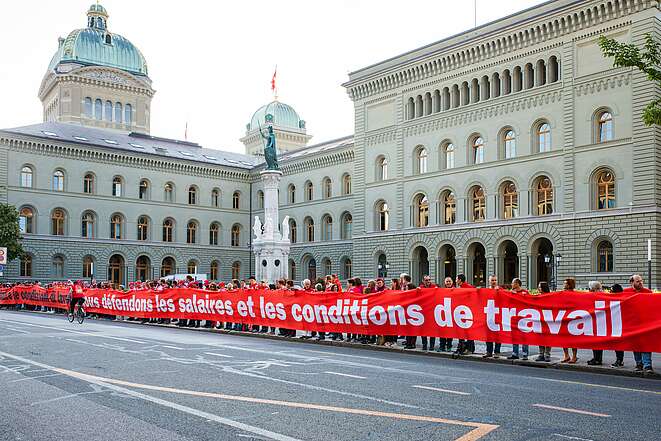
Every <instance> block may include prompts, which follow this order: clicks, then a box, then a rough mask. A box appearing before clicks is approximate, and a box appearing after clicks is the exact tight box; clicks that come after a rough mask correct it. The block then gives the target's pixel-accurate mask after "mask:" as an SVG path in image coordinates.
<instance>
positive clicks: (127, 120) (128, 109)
mask: <svg viewBox="0 0 661 441" xmlns="http://www.w3.org/2000/svg"><path fill="white" fill-rule="evenodd" d="M132 123H133V106H131V105H130V104H127V105H125V106H124V124H126V125H127V126H130V125H131V124H132Z"/></svg>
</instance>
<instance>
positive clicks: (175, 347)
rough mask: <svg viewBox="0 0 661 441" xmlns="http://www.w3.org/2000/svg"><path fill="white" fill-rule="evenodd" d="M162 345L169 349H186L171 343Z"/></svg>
mask: <svg viewBox="0 0 661 441" xmlns="http://www.w3.org/2000/svg"><path fill="white" fill-rule="evenodd" d="M161 346H163V347H164V348H168V349H176V350H178V351H183V350H184V348H180V347H179V346H170V345H161Z"/></svg>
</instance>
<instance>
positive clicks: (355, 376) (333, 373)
mask: <svg viewBox="0 0 661 441" xmlns="http://www.w3.org/2000/svg"><path fill="white" fill-rule="evenodd" d="M324 374H331V375H339V376H340V377H349V378H357V379H359V380H367V377H361V376H360V375H351V374H343V373H341V372H331V371H326V372H324Z"/></svg>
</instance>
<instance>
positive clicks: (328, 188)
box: [321, 178, 333, 199]
mask: <svg viewBox="0 0 661 441" xmlns="http://www.w3.org/2000/svg"><path fill="white" fill-rule="evenodd" d="M321 188H322V193H323V194H322V197H323V198H324V199H328V198H330V197H333V182H332V181H331V180H330V178H324V180H323V182H322V183H321Z"/></svg>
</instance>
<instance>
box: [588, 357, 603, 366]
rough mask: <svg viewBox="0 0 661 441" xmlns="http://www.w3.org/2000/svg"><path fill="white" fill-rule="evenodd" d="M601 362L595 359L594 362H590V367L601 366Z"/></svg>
mask: <svg viewBox="0 0 661 441" xmlns="http://www.w3.org/2000/svg"><path fill="white" fill-rule="evenodd" d="M601 364H602V363H601V361H599V360H595V359H594V358H593V359H592V360H588V366H601Z"/></svg>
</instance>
